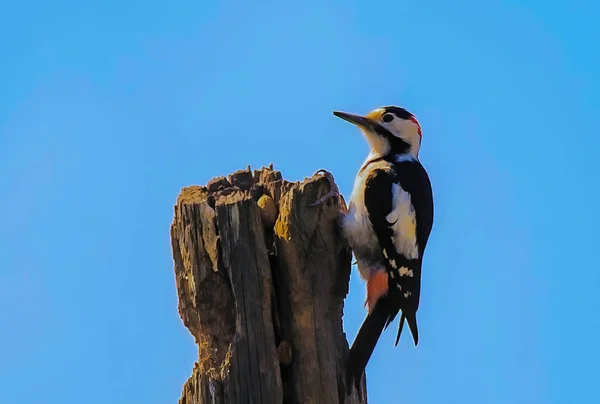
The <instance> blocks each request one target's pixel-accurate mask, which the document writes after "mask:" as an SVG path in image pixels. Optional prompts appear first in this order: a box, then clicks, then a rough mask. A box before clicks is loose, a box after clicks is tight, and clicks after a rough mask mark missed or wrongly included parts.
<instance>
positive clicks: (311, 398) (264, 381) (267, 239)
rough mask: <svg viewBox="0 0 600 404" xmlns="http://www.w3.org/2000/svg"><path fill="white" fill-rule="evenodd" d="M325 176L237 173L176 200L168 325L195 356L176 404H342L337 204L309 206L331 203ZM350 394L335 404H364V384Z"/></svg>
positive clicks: (344, 273)
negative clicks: (191, 344)
mask: <svg viewBox="0 0 600 404" xmlns="http://www.w3.org/2000/svg"><path fill="white" fill-rule="evenodd" d="M327 175H329V174H327ZM327 175H320V174H315V175H314V176H313V177H312V178H309V179H306V180H305V181H304V182H302V183H298V182H296V183H291V182H288V181H285V180H283V179H282V178H281V174H280V173H279V172H278V171H274V170H273V168H272V166H271V167H269V168H263V169H261V170H258V171H254V173H252V172H251V171H250V168H248V169H247V170H242V171H238V172H236V173H234V174H232V175H230V176H229V178H227V179H226V178H225V177H219V178H215V179H213V180H211V181H210V182H209V183H208V185H207V186H206V187H202V186H191V187H187V188H184V189H183V190H182V191H181V193H180V194H179V197H178V198H177V205H176V206H175V218H174V220H173V224H172V226H171V243H172V248H173V259H174V263H175V278H176V284H177V293H178V297H179V314H180V316H181V318H182V320H183V323H184V324H185V326H186V327H187V328H188V329H189V330H190V332H191V333H192V335H193V336H194V338H195V339H196V343H197V344H198V361H197V362H196V364H195V366H194V371H193V374H192V376H191V377H190V378H189V380H188V381H187V382H186V384H185V386H184V388H183V394H182V397H181V399H180V401H179V402H180V404H208V403H215V404H225V403H226V404H229V403H231V404H238V403H239V404H245V403H252V404H262V403H265V404H271V403H273V404H279V403H285V404H308V403H312V404H337V403H340V404H341V403H342V402H343V395H344V387H345V380H344V372H343V369H344V364H345V359H346V356H347V354H348V343H347V341H346V337H345V334H344V332H343V330H342V313H343V306H344V298H345V296H346V294H347V293H348V281H349V275H350V263H351V255H350V251H349V250H348V248H347V247H346V246H345V244H344V243H343V241H342V238H341V234H340V229H339V226H338V224H337V222H336V217H337V213H338V209H339V204H344V201H343V199H341V198H340V200H339V201H337V200H333V199H336V198H332V201H331V203H327V204H323V205H320V206H316V207H312V206H309V205H310V203H312V202H314V201H316V200H317V199H319V198H320V197H321V196H323V195H325V194H326V193H327V192H329V191H330V186H331V185H332V183H330V181H329V180H328V179H327V178H326V176H327ZM331 181H333V180H331ZM361 390H362V391H361V396H360V397H358V396H357V394H356V393H353V395H352V396H351V397H349V398H347V399H346V400H345V402H346V403H347V404H365V403H366V388H365V386H364V378H363V385H362V388H361Z"/></svg>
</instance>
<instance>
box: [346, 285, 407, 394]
mask: <svg viewBox="0 0 600 404" xmlns="http://www.w3.org/2000/svg"><path fill="white" fill-rule="evenodd" d="M397 312H398V311H397V310H395V311H394V310H393V309H392V307H391V305H390V302H389V301H388V299H387V298H385V297H383V298H381V299H379V301H378V302H377V303H376V304H375V307H374V308H373V311H372V312H371V313H370V314H369V315H368V316H367V317H366V318H365V320H364V321H363V323H362V325H361V326H360V330H358V335H357V336H356V338H355V339H354V342H353V343H352V347H351V348H350V352H349V354H348V361H347V362H346V391H347V394H348V395H350V393H351V392H352V386H353V385H354V386H355V387H356V390H357V391H358V390H359V385H360V379H361V377H362V374H363V371H364V370H365V367H366V366H367V363H368V362H369V359H370V358H371V355H372V354H373V350H374V349H375V345H377V341H379V337H380V336H381V333H382V332H383V330H384V328H386V327H387V325H388V324H389V322H388V319H389V318H390V317H392V318H393V316H395V314H396V313H397Z"/></svg>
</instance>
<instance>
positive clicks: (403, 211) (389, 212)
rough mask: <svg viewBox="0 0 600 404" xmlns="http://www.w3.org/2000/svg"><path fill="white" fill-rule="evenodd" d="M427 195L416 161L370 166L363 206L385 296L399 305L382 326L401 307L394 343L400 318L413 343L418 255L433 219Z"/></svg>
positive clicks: (424, 175)
mask: <svg viewBox="0 0 600 404" xmlns="http://www.w3.org/2000/svg"><path fill="white" fill-rule="evenodd" d="M431 195H432V193H431V185H430V183H429V178H428V177H427V173H426V172H425V170H424V169H423V167H422V166H421V164H420V163H419V162H407V163H398V164H396V166H395V167H394V170H391V169H377V170H373V171H372V172H371V173H370V174H369V175H368V177H367V179H366V181H365V208H366V210H367V213H368V215H369V219H370V221H371V225H372V226H373V229H374V231H375V234H376V235H377V237H378V241H379V245H380V246H381V249H382V253H383V256H384V258H385V262H386V267H387V272H388V279H389V281H388V285H389V288H388V296H389V298H391V299H392V300H394V301H396V302H397V306H398V309H396V310H394V311H393V312H391V313H389V318H388V321H387V323H386V328H387V326H388V325H389V324H390V323H391V322H392V321H393V320H394V318H395V316H396V315H397V313H398V310H399V309H402V317H401V319H400V324H399V326H398V334H397V337H396V344H397V343H398V339H399V338H400V334H401V332H402V326H403V324H404V320H406V321H407V322H408V323H409V327H410V330H411V333H412V336H413V340H414V343H415V345H417V344H418V330H417V323H416V311H417V308H418V305H419V297H420V287H421V261H422V255H423V252H424V248H425V244H426V243H427V239H428V237H429V232H430V231H431V223H432V220H433V219H432V218H433V203H432V202H431Z"/></svg>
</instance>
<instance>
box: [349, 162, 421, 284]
mask: <svg viewBox="0 0 600 404" xmlns="http://www.w3.org/2000/svg"><path fill="white" fill-rule="evenodd" d="M401 158H402V159H405V157H401ZM371 159H373V155H369V157H368V158H367V160H366V161H365V164H366V163H367V162H368V161H369V160H371ZM365 164H363V167H364V165H365ZM388 164H389V163H387V162H385V161H378V162H375V163H371V164H369V165H368V166H367V168H366V169H365V170H364V171H362V172H361V173H360V174H359V175H358V176H357V177H356V179H355V181H354V188H353V190H352V195H351V196H350V202H349V206H348V213H347V214H346V215H345V217H344V222H343V228H344V235H345V237H346V239H347V241H348V243H349V245H350V247H351V248H352V250H353V251H354V252H355V254H354V255H355V258H356V260H357V264H358V270H359V273H360V275H361V277H362V278H363V279H365V280H368V279H370V278H371V276H372V275H373V273H375V271H377V270H379V269H383V266H382V263H381V262H376V261H374V260H373V259H371V258H373V257H376V256H382V255H383V254H382V251H381V247H380V245H379V242H378V240H377V236H376V235H375V231H374V230H373V226H372V225H371V221H370V220H369V215H368V213H367V209H366V207H365V181H366V179H367V177H368V176H369V174H370V173H371V172H372V171H373V170H376V169H381V168H385V167H387V166H388ZM361 168H362V167H361ZM392 194H393V198H394V201H393V204H392V212H391V213H390V214H389V215H388V216H387V219H388V221H389V222H396V223H395V224H394V225H393V226H392V228H393V231H394V236H393V239H392V241H393V243H394V246H395V247H396V250H397V253H400V254H403V255H404V256H406V257H407V258H409V259H416V258H418V254H419V251H418V247H417V240H416V216H415V210H414V207H413V205H412V203H411V198H410V194H409V193H408V192H406V191H404V190H403V189H402V187H400V186H399V185H397V184H394V186H393V188H392ZM390 197H391V195H390ZM357 251H360V254H357V253H356V252H357Z"/></svg>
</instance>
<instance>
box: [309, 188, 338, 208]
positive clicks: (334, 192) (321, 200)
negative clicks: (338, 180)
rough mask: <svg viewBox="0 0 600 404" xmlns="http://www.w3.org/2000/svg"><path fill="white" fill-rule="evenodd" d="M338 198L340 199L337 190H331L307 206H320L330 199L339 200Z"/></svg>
mask: <svg viewBox="0 0 600 404" xmlns="http://www.w3.org/2000/svg"><path fill="white" fill-rule="evenodd" d="M339 197H340V193H339V192H338V191H337V190H331V191H329V192H327V193H326V194H325V195H323V196H322V197H320V198H319V199H317V200H316V201H315V202H313V203H311V204H310V205H309V206H317V205H321V204H322V203H325V202H327V201H328V200H329V199H330V198H339Z"/></svg>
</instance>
